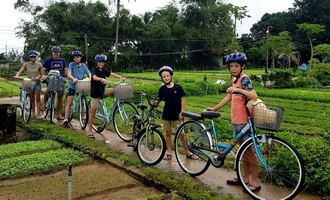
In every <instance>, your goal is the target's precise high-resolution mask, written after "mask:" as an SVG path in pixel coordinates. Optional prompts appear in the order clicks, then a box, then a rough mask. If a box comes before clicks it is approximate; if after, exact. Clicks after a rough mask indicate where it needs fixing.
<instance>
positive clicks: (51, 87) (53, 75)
mask: <svg viewBox="0 0 330 200" xmlns="http://www.w3.org/2000/svg"><path fill="white" fill-rule="evenodd" d="M46 81H47V83H48V85H47V87H48V90H47V102H46V104H45V110H44V112H45V116H44V118H45V119H47V117H48V114H49V122H50V123H54V115H55V106H56V104H55V98H56V93H57V92H64V88H65V82H66V80H65V78H63V77H61V76H60V72H59V71H58V70H50V71H49V73H48V75H47V78H46ZM57 112H60V111H59V110H58V111H57Z"/></svg>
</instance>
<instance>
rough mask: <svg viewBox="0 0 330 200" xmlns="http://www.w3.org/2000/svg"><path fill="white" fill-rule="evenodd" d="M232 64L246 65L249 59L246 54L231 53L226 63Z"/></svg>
mask: <svg viewBox="0 0 330 200" xmlns="http://www.w3.org/2000/svg"><path fill="white" fill-rule="evenodd" d="M232 62H237V63H246V62H247V58H246V56H245V54H244V53H231V54H229V55H228V56H227V58H226V63H227V64H229V63H232Z"/></svg>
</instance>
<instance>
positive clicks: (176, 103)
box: [158, 66, 198, 160]
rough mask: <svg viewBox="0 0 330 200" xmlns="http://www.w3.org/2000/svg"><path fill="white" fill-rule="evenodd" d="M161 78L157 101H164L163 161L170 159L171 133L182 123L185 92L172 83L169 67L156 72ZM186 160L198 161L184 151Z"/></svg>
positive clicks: (171, 73) (171, 72)
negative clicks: (164, 151) (164, 135)
mask: <svg viewBox="0 0 330 200" xmlns="http://www.w3.org/2000/svg"><path fill="white" fill-rule="evenodd" d="M158 73H159V76H160V77H161V80H162V82H163V83H164V85H162V86H161V87H160V88H159V93H158V96H159V99H160V100H161V101H165V105H164V109H163V114H162V119H163V120H164V122H163V128H164V131H165V134H166V147H167V148H166V154H165V157H164V160H171V159H172V139H171V136H172V132H173V130H174V131H175V129H176V126H177V125H178V124H179V123H180V122H181V121H183V116H182V112H184V111H185V109H186V99H185V92H184V90H183V89H182V87H181V86H180V85H178V84H176V83H174V82H173V80H172V76H173V69H172V68H171V67H169V66H163V67H161V68H160V69H159V71H158ZM186 155H187V158H191V159H198V158H196V156H195V155H193V154H192V153H191V152H190V151H188V150H186Z"/></svg>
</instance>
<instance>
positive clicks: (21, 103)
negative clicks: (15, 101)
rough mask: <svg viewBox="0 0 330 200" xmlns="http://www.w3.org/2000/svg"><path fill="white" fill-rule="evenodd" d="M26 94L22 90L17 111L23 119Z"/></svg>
mask: <svg viewBox="0 0 330 200" xmlns="http://www.w3.org/2000/svg"><path fill="white" fill-rule="evenodd" d="M24 96H25V95H24V92H23V91H22V90H21V92H20V93H19V109H17V111H18V113H19V116H20V117H23V101H24Z"/></svg>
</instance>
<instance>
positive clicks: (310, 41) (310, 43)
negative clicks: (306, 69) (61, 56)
mask: <svg viewBox="0 0 330 200" xmlns="http://www.w3.org/2000/svg"><path fill="white" fill-rule="evenodd" d="M308 40H309V45H310V46H311V58H310V61H311V63H309V65H310V69H312V65H313V61H312V59H313V56H314V49H313V43H312V38H308Z"/></svg>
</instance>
